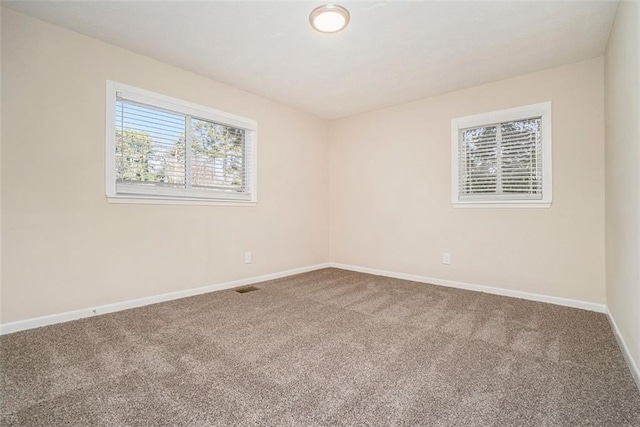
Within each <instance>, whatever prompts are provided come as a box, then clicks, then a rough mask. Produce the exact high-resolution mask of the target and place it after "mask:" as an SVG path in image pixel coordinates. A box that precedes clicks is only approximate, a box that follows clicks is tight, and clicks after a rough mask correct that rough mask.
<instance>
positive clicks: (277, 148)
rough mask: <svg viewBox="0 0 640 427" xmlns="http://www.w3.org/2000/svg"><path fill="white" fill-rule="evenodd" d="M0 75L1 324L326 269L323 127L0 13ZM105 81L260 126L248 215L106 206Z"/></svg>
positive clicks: (238, 210)
mask: <svg viewBox="0 0 640 427" xmlns="http://www.w3.org/2000/svg"><path fill="white" fill-rule="evenodd" d="M2 66H3V68H2V89H3V90H2V124H3V127H2V175H3V176H2V178H3V182H2V184H3V191H2V208H3V212H2V231H3V235H2V249H3V251H2V261H3V262H2V265H3V267H4V268H3V271H2V322H3V323H6V322H13V321H18V320H22V319H27V318H32V317H37V316H43V315H48V314H53V313H60V312H66V311H70V310H76V309H83V308H87V307H92V306H96V305H103V304H109V303H114V302H119V301H125V300H129V299H134V298H141V297H147V296H152V295H158V294H162V293H167V292H177V291H181V290H185V289H191V288H195V287H199V286H207V285H212V284H216V283H222V282H228V281H232V280H237V279H242V278H246V277H255V276H261V275H263V274H269V273H273V272H279V271H284V270H290V269H294V268H298V267H303V266H308V265H314V264H318V263H322V262H326V261H328V252H329V249H328V236H329V232H328V224H329V212H328V202H329V199H328V185H327V182H328V161H329V160H328V155H329V149H328V144H327V142H326V138H327V124H326V122H324V121H323V120H320V119H318V118H316V117H314V116H311V115H308V114H304V113H300V112H298V111H296V110H293V109H291V108H288V107H285V106H282V105H280V104H277V103H274V102H272V101H268V100H266V99H264V98H260V97H258V96H255V95H252V94H249V93H246V92H243V91H240V90H238V89H235V88H232V87H230V86H226V85H223V84H220V83H217V82H214V81H212V80H209V79H206V78H203V77H200V76H197V75H195V74H192V73H189V72H186V71H183V70H180V69H178V68H176V67H173V66H169V65H166V64H163V63H161V62H158V61H155V60H151V59H149V58H147V57H144V56H141V55H138V54H135V53H133V52H129V51H126V50H124V49H121V48H117V47H115V46H112V45H109V44H106V43H103V42H100V41H97V40H95V39H92V38H89V37H86V36H83V35H80V34H78V33H74V32H71V31H68V30H65V29H62V28H60V27H57V26H54V25H51V24H48V23H44V22H42V21H39V20H36V19H33V18H30V17H27V16H25V15H22V14H19V13H16V12H13V11H11V10H7V9H3V13H2ZM107 80H114V81H118V82H121V83H125V84H129V85H132V86H137V87H140V88H143V89H147V90H151V91H154V92H159V93H162V94H164V95H168V96H171V97H175V98H179V99H184V100H186V101H190V102H194V103H197V104H201V105H204V106H207V107H211V108H215V109H218V110H222V111H226V112H229V113H232V114H236V115H240V116H243V117H247V118H250V119H254V120H257V122H258V199H259V201H258V204H257V206H255V207H220V206H176V205H174V206H167V205H130V204H129V205H123V204H109V203H107V200H106V198H105V177H104V175H105V93H106V81H107ZM245 251H251V252H252V253H253V262H252V263H251V264H244V252H245Z"/></svg>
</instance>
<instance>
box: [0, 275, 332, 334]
mask: <svg viewBox="0 0 640 427" xmlns="http://www.w3.org/2000/svg"><path fill="white" fill-rule="evenodd" d="M327 267H330V264H329V263H323V264H316V265H310V266H307V267H300V268H294V269H291V270H285V271H280V272H277V273H271V274H264V275H262V276H256V277H249V278H246V279H238V280H233V281H231V282H224V283H219V284H216V285H209V286H203V287H200V288H193V289H186V290H184V291H177V292H169V293H165V294H160V295H153V296H149V297H143V298H137V299H133V300H128V301H121V302H116V303H113V304H106V305H101V306H97V307H91V308H85V309H81V310H75V311H67V312H65V313H58V314H51V315H49V316H42V317H35V318H32V319H26V320H19V321H17V322H10V323H4V324H2V325H0V335H5V334H11V333H14V332H19V331H24V330H27V329H33V328H39V327H41V326H47V325H54V324H56V323H63V322H69V321H71V320H78V319H82V318H85V317H91V316H98V315H101V314H106V313H113V312H115V311H121V310H128V309H130V308H136V307H142V306H145V305H151V304H157V303H160V302H165V301H172V300H175V299H180V298H186V297H191V296H194V295H201V294H206V293H209V292H216V291H222V290H224V289H232V288H237V287H239V286H246V285H251V284H254V283H259V282H265V281H267V280H274V279H280V278H282V277H287V276H293V275H295V274H300V273H306V272H309V271H315V270H320V269H323V268H327Z"/></svg>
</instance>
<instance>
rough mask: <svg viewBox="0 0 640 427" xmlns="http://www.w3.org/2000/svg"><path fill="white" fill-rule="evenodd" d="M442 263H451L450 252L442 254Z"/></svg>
mask: <svg viewBox="0 0 640 427" xmlns="http://www.w3.org/2000/svg"><path fill="white" fill-rule="evenodd" d="M442 263H443V264H447V265H449V264H451V254H450V253H449V252H445V253H443V254H442Z"/></svg>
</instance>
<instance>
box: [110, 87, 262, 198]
mask: <svg viewBox="0 0 640 427" xmlns="http://www.w3.org/2000/svg"><path fill="white" fill-rule="evenodd" d="M176 101H177V102H176ZM179 102H180V101H178V100H173V99H170V102H167V98H166V97H162V96H160V95H157V97H156V98H155V99H154V97H153V96H149V93H148V92H145V93H136V92H131V91H118V90H116V91H115V100H114V113H113V118H112V120H113V127H112V129H111V130H112V131H113V135H112V137H113V141H114V143H113V147H111V150H112V153H113V164H112V166H113V176H112V177H111V179H112V180H113V181H114V184H115V185H114V186H113V188H112V191H111V193H112V194H109V193H110V191H109V188H108V189H107V193H108V194H107V195H108V196H109V195H111V196H115V197H117V196H118V195H121V196H126V197H128V198H132V197H137V196H139V197H144V198H155V199H176V200H218V201H237V202H242V201H255V197H254V195H255V189H254V188H253V187H254V186H255V185H254V178H255V177H254V175H253V174H254V170H253V166H254V165H253V161H254V159H253V152H254V133H255V125H254V124H253V123H251V122H250V121H247V126H242V124H243V123H242V119H241V118H237V117H229V118H227V117H224V116H220V117H215V115H214V114H212V113H211V111H207V110H202V111H199V110H198V109H197V108H194V105H193V104H188V105H186V104H187V103H185V105H184V106H181V105H180V104H179ZM195 107H197V106H195ZM202 108H204V107H202ZM212 116H213V117H212ZM225 122H226V123H225ZM108 137H109V135H108ZM108 139H109V138H108ZM108 178H109V177H108Z"/></svg>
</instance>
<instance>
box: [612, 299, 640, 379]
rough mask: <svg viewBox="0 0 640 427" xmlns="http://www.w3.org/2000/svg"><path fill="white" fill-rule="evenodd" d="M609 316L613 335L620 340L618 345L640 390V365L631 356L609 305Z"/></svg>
mask: <svg viewBox="0 0 640 427" xmlns="http://www.w3.org/2000/svg"><path fill="white" fill-rule="evenodd" d="M607 317H608V318H609V323H610V324H611V329H613V335H614V336H615V337H616V341H618V346H619V347H620V350H622V355H623V356H624V360H625V361H626V362H627V366H628V367H629V370H630V371H631V376H632V377H633V380H634V381H635V382H636V386H637V387H638V390H640V369H638V365H636V362H635V361H634V360H633V357H632V356H631V352H630V351H629V347H627V343H626V342H625V341H624V338H622V334H621V333H620V329H618V325H617V324H616V321H615V319H614V318H613V315H612V314H611V311H609V307H607Z"/></svg>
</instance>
